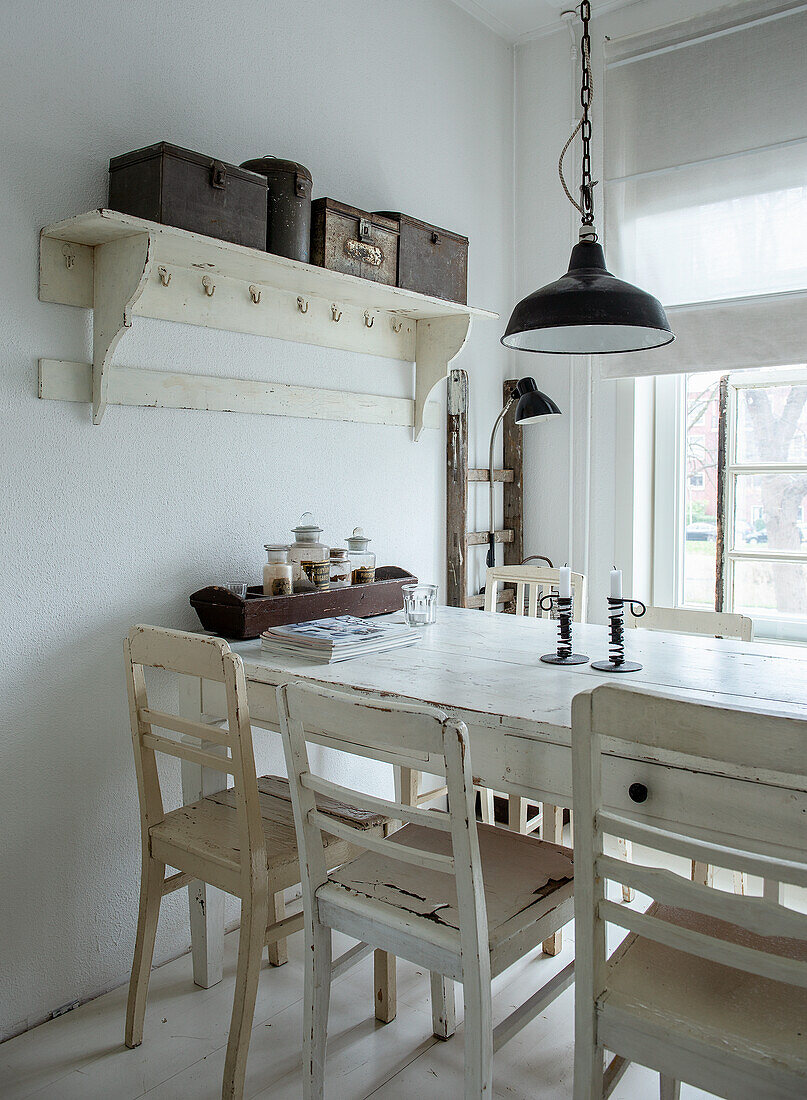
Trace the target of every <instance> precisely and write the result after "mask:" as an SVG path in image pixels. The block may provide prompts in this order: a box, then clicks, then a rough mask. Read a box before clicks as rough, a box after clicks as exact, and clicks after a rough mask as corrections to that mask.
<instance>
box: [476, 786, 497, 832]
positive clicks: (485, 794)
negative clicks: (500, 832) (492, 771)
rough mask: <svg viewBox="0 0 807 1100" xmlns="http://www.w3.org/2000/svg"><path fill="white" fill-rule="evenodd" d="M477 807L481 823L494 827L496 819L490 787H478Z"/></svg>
mask: <svg viewBox="0 0 807 1100" xmlns="http://www.w3.org/2000/svg"><path fill="white" fill-rule="evenodd" d="M477 789H478V791H479V805H480V808H481V810H482V821H483V823H484V824H485V825H495V824H496V818H495V815H494V811H493V791H492V790H491V789H490V787H479V788H477Z"/></svg>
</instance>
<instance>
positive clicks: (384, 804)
mask: <svg viewBox="0 0 807 1100" xmlns="http://www.w3.org/2000/svg"><path fill="white" fill-rule="evenodd" d="M300 783H301V784H302V786H303V787H307V788H308V790H310V791H316V792H317V793H318V794H324V795H327V796H328V798H333V799H335V800H336V801H337V802H347V803H348V805H353V806H360V807H362V809H365V810H374V811H375V812H376V813H380V814H386V815H387V816H388V817H391V818H393V819H394V820H395V821H399V820H400V821H411V822H412V824H413V825H425V826H426V828H427V829H439V830H440V831H441V832H444V833H450V832H451V821H450V820H449V818H448V815H447V814H441V813H436V812H435V811H434V810H419V809H417V808H416V807H415V806H404V805H403V804H402V803H400V802H391V801H389V800H388V799H386V798H376V796H375V795H372V794H365V793H364V792H363V791H354V790H353V789H352V788H350V787H342V786H340V785H339V784H338V783H331V782H330V781H329V780H327V779H322V778H321V776H318V775H312V774H311V772H308V773H307V774H306V775H301V776H300Z"/></svg>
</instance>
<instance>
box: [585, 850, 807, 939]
mask: <svg viewBox="0 0 807 1100" xmlns="http://www.w3.org/2000/svg"><path fill="white" fill-rule="evenodd" d="M594 868H595V871H596V872H597V874H600V875H602V877H603V878H606V879H609V880H610V881H611V882H620V883H624V884H625V885H627V886H631V887H633V889H635V890H639V891H640V892H641V893H643V894H647V895H648V896H649V897H651V898H654V899H655V900H656V901H658V902H660V903H661V904H662V905H672V906H676V907H678V908H681V909H694V910H695V911H696V912H698V913H703V914H704V915H705V916H707V917H715V918H717V919H718V920H726V921H730V922H731V923H732V924H737V925H740V926H741V927H742V928H747V929H748V931H749V932H756V934H757V935H759V936H788V937H790V938H791V939H807V917H805V916H804V914H802V913H797V912H795V911H794V910H793V909H786V908H785V907H784V906H783V905H778V904H775V903H773V902H771V901H765V900H764V899H763V898H752V897H735V896H734V895H733V894H727V893H725V892H723V891H717V890H713V889H711V888H710V887H708V886H703V885H701V884H700V883H698V882H693V881H691V880H690V879H688V878H682V877H681V875H676V874H675V873H674V872H673V871H667V870H660V869H658V868H655V867H641V866H639V865H638V864H635V863H626V862H625V861H624V860H622V859H614V858H613V857H612V856H600V857H599V858H598V859H597V860H595V863H594Z"/></svg>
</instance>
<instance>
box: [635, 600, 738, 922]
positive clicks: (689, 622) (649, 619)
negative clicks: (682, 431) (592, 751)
mask: <svg viewBox="0 0 807 1100" xmlns="http://www.w3.org/2000/svg"><path fill="white" fill-rule="evenodd" d="M625 625H626V626H632V627H636V628H637V629H639V630H666V631H668V632H669V633H672V634H702V635H704V636H707V637H712V638H736V639H737V640H738V641H741V642H750V641H751V640H752V639H753V637H754V620H753V619H749V618H748V616H747V615H736V614H734V613H729V612H723V611H697V610H694V609H692V608H688V607H648V608H647V611H646V613H645V614H644V615H641V616H637V615H634V614H633V613H632V612H631V611H630V609H628V614H627V615H626V616H625ZM629 851H630V849H628V852H629ZM692 878H693V879H694V881H695V882H702V883H703V885H704V886H711V885H712V880H713V878H714V868H713V867H709V866H707V865H706V864H705V863H693V864H692ZM734 891H735V893H737V894H744V893H745V876H744V875H743V873H742V871H735V872H734ZM626 900H627V901H630V898H626Z"/></svg>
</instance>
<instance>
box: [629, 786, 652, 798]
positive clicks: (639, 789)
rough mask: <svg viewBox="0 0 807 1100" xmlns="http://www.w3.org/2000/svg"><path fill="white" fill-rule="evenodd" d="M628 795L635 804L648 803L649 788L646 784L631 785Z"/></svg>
mask: <svg viewBox="0 0 807 1100" xmlns="http://www.w3.org/2000/svg"><path fill="white" fill-rule="evenodd" d="M628 794H629V795H630V797H631V799H632V801H633V802H646V801H647V787H645V785H644V783H631V785H630V786H629V787H628Z"/></svg>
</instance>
